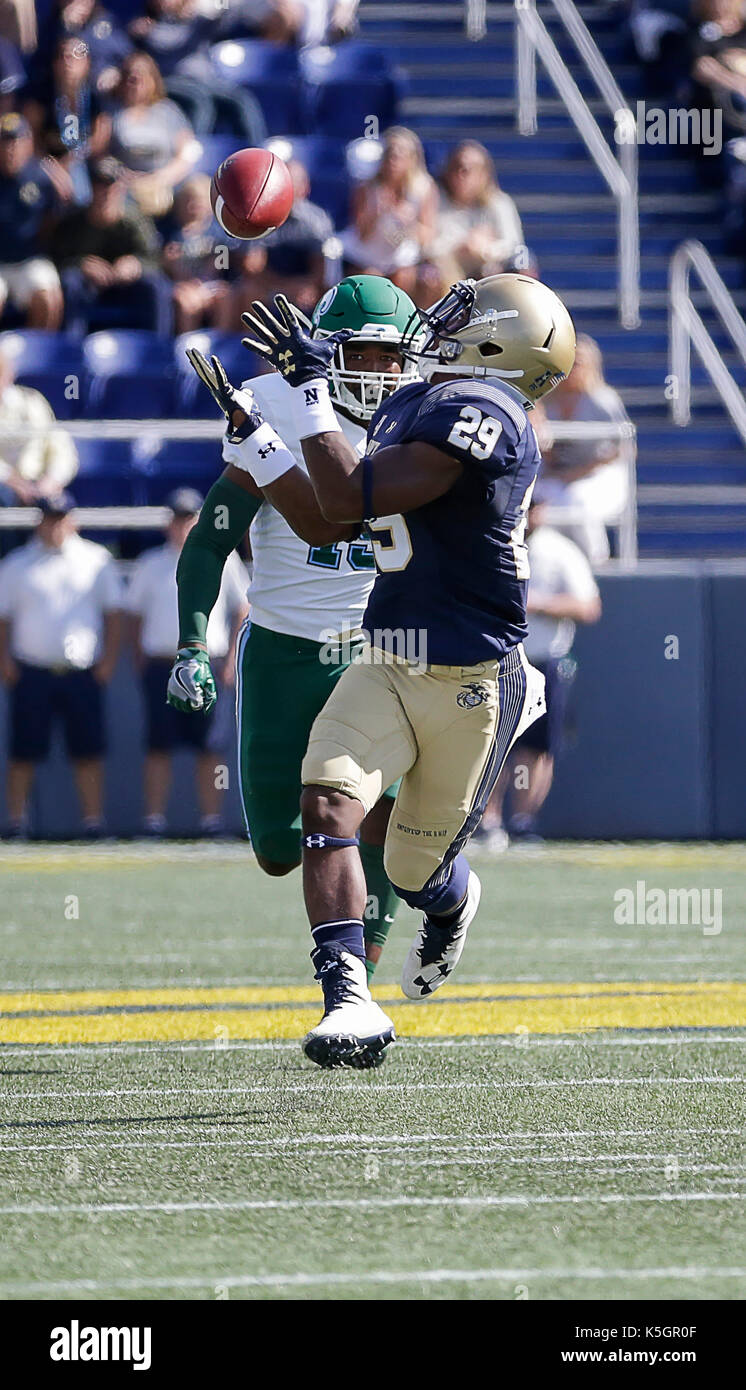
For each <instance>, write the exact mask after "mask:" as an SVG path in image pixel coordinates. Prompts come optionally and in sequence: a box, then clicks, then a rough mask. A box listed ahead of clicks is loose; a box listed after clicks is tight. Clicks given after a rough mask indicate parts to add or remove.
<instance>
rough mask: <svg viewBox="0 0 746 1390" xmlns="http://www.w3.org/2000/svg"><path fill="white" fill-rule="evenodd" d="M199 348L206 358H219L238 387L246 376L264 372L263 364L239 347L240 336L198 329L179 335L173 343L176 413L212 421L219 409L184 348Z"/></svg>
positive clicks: (252, 354) (264, 365)
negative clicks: (213, 356)
mask: <svg viewBox="0 0 746 1390" xmlns="http://www.w3.org/2000/svg"><path fill="white" fill-rule="evenodd" d="M188 347H196V348H199V351H200V352H201V353H203V355H204V356H205V357H206V358H207V359H208V361H209V359H210V356H211V354H213V353H214V354H215V356H216V357H219V358H220V361H221V362H222V364H223V366H224V367H225V370H226V372H227V374H228V377H229V378H230V380H231V381H232V382H233V384H234V386H238V385H239V384H240V383H241V382H242V381H246V379H247V377H251V376H260V375H261V373H262V372H264V371H266V364H265V363H264V362H263V360H262V358H261V357H257V355H256V353H254V352H249V351H248V349H247V348H245V347H242V345H241V335H240V333H218V332H216V331H215V330H214V329H207V328H205V329H200V330H198V331H197V332H196V333H182V334H181V337H180V338H177V339H176V341H175V343H174V369H175V376H176V402H175V411H176V414H177V415H179V416H182V417H185V418H186V419H188V420H215V419H217V416H218V408H217V406H216V404H215V402H214V400H213V399H212V396H211V395H210V392H209V391H208V390H207V387H206V386H204V385H203V384H202V382H201V381H200V380H199V378H198V376H197V374H196V372H195V371H194V368H193V367H192V366H191V363H190V362H189V359H188V357H187V356H186V351H185V349H186V348H188Z"/></svg>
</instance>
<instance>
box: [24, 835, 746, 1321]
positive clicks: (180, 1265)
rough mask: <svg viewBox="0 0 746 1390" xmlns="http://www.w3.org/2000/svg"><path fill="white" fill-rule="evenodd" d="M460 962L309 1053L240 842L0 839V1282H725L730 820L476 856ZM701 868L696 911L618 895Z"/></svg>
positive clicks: (298, 927) (734, 872) (419, 1288)
mask: <svg viewBox="0 0 746 1390" xmlns="http://www.w3.org/2000/svg"><path fill="white" fill-rule="evenodd" d="M474 862H475V866H476V867H478V869H479V872H480V874H481V876H482V878H483V883H484V889H485V891H484V897H483V900H482V904H483V905H482V909H481V911H480V915H479V918H478V920H477V922H476V923H475V925H474V927H473V928H472V932H471V934H470V941H469V946H468V950H467V954H466V955H465V956H464V959H463V962H462V965H461V967H460V970H459V973H458V977H457V978H456V979H455V980H454V982H453V983H452V984H451V985H449V986H447V987H446V989H445V990H444V991H442V992H441V993H440V994H439V995H438V996H437V999H435V1000H432V1001H430V1002H429V1003H427V1004H424V1005H407V1004H404V1003H398V1002H397V1001H398V1000H399V999H401V996H400V995H399V994H398V987H397V985H396V980H397V978H398V972H399V969H400V966H401V963H402V960H403V957H404V955H405V953H406V949H407V947H408V944H409V938H410V935H411V933H412V930H413V927H414V922H415V918H414V915H413V914H411V913H409V911H408V910H407V909H402V911H401V913H400V916H399V918H398V920H397V924H396V926H395V928H394V931H393V934H392V939H391V941H390V945H389V948H388V950H387V954H386V955H385V956H384V960H383V962H382V964H381V967H380V969H379V974H378V976H377V983H378V997H379V998H380V999H381V1001H382V1002H383V1001H385V1004H386V1006H387V1007H388V1006H389V1005H391V1007H392V1013H393V1017H394V1018H395V1022H396V1024H397V1029H398V1031H399V1034H400V1037H401V1042H400V1043H399V1044H398V1045H397V1046H396V1048H394V1049H392V1052H391V1055H390V1058H389V1060H388V1062H387V1064H386V1066H385V1067H384V1068H383V1069H382V1070H380V1071H378V1072H369V1073H355V1072H344V1073H322V1072H320V1071H318V1070H317V1069H315V1068H314V1067H312V1066H311V1064H310V1063H307V1062H306V1061H305V1059H304V1058H303V1057H302V1055H301V1053H300V1050H299V1047H298V1043H297V1038H298V1037H300V1036H301V1035H302V1033H303V1032H304V1031H305V1029H306V1028H307V1027H308V1026H309V1024H310V1023H312V1022H313V1021H315V1019H316V1017H317V1016H318V1008H317V1005H316V1002H315V1000H316V988H315V986H314V983H313V981H312V979H311V967H310V962H309V959H308V948H309V941H308V937H307V932H306V929H305V927H304V920H303V914H302V910H301V904H300V885H299V880H298V878H297V876H294V877H293V878H291V879H287V880H273V881H270V880H268V879H265V878H263V877H262V875H261V874H260V873H259V872H258V870H257V869H256V867H255V866H254V864H253V862H252V860H251V857H250V855H249V853H248V851H247V850H246V849H245V848H244V847H243V846H221V847H215V848H213V847H207V848H202V847H200V846H192V845H189V846H186V845H173V846H157V847H147V846H144V847H142V848H140V847H137V846H127V845H122V846H107V845H102V846H100V847H95V848H91V849H83V848H81V847H74V846H60V847H54V846H50V847H42V846H29V847H23V846H21V847H18V848H15V847H13V848H8V849H5V850H4V851H3V852H2V853H1V854H0V941H1V942H2V961H3V981H2V988H3V991H4V993H3V995H2V996H0V1041H1V1042H2V1044H3V1052H2V1058H1V1060H0V1069H1V1070H2V1097H3V1103H2V1111H1V1112H0V1126H1V1129H0V1133H1V1134H2V1141H3V1143H2V1150H0V1231H1V1232H2V1234H1V1235H0V1248H1V1250H2V1254H1V1259H0V1297H3V1298H6V1299H8V1298H10V1299H12V1298H27V1297H29V1296H31V1297H42V1298H44V1297H49V1298H59V1297H65V1296H69V1297H76V1298H77V1297H88V1298H92V1299H96V1298H101V1299H106V1298H118V1297H120V1298H127V1297H129V1298H131V1297H135V1298H168V1299H173V1298H190V1299H192V1298H197V1299H202V1298H204V1299H220V1298H228V1297H230V1298H253V1299H257V1298H271V1299H278V1298H280V1299H285V1298H291V1299H292V1298H309V1297H310V1298H329V1299H338V1298H348V1297H349V1298H353V1299H361V1300H362V1299H371V1298H373V1299H375V1298H383V1299H385V1298H414V1299H422V1298H442V1299H450V1298H480V1299H484V1298H488V1299H523V1298H532V1299H544V1298H552V1299H577V1298H588V1297H609V1298H612V1297H624V1298H638V1297H642V1298H672V1297H683V1298H690V1299H719V1298H733V1299H735V1298H743V1297H744V1296H746V1256H745V1255H744V1249H745V1241H744V1221H743V1207H744V1201H743V1198H744V1192H745V1188H746V1157H745V1152H744V1140H743V1135H744V1110H745V1106H744V1077H745V1076H746V1066H745V1065H744V1063H745V1062H746V1052H745V1048H746V986H745V984H744V981H745V980H746V968H745V967H746V946H745V945H744V921H745V920H746V876H745V875H744V872H743V863H744V850H743V846H737V845H728V846H708V845H701V846H697V845H651V846H640V845H598V846H592V845H576V846H549V847H547V848H546V849H544V850H541V851H538V852H534V853H526V852H524V853H518V852H511V853H510V854H508V855H507V856H505V857H503V858H502V859H501V860H497V861H484V860H480V861H477V859H476V857H475V861H474ZM641 880H642V881H644V882H645V884H646V885H647V887H648V888H660V889H664V890H666V891H667V890H668V889H669V888H677V889H679V888H705V887H706V888H710V889H711V890H712V889H720V890H721V891H722V929H721V930H720V931H719V932H717V933H710V934H706V933H705V931H704V929H703V925H702V924H700V925H695V924H692V923H691V922H689V923H688V924H679V925H676V924H670V923H669V924H668V925H664V924H659V923H654V924H651V923H648V924H644V925H637V924H633V923H625V924H623V925H620V924H618V923H616V922H615V920H614V911H615V899H614V894H615V893H616V892H618V890H620V889H625V888H633V889H634V888H635V885H636V883H637V882H638V881H641Z"/></svg>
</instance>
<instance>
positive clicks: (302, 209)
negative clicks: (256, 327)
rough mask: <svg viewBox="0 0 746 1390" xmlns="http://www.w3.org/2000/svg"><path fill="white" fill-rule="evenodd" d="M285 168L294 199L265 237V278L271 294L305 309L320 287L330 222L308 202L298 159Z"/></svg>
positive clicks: (306, 183) (331, 230)
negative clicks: (282, 219) (284, 218)
mask: <svg viewBox="0 0 746 1390" xmlns="http://www.w3.org/2000/svg"><path fill="white" fill-rule="evenodd" d="M288 169H289V170H290V177H291V179H292V181H293V194H294V202H293V206H292V210H291V212H290V216H289V217H288V219H287V221H286V222H284V223H283V225H282V226H281V227H278V228H277V230H276V231H274V232H271V233H270V235H269V236H268V237H267V239H266V242H265V246H266V248H267V279H268V281H270V282H271V290H272V293H273V294H276V293H277V292H278V291H281V292H282V293H283V294H285V295H287V297H288V299H290V301H291V302H292V303H293V304H297V305H298V307H299V308H301V309H303V310H304V311H305V312H306V313H308V312H309V311H310V310H311V309H312V308H313V306H314V304H315V303H316V302H317V300H318V299H319V298H320V296H321V294H322V293H323V290H324V268H325V261H324V246H325V245H326V244H327V243H328V241H329V238H330V237H331V236H333V234H334V226H333V224H332V220H331V218H330V216H329V214H328V213H327V212H325V211H324V209H323V208H320V207H318V206H317V204H316V203H312V202H311V200H310V198H309V196H308V195H309V193H310V191H311V184H310V181H309V178H308V173H307V171H306V168H305V166H304V165H303V164H302V163H301V161H300V160H299V159H291V160H290V161H289V163H288ZM243 307H244V308H245V307H246V305H244V306H243Z"/></svg>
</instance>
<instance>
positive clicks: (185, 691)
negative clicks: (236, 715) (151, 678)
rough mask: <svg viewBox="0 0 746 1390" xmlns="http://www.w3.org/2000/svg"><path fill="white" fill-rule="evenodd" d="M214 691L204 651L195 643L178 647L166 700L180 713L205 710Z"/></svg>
mask: <svg viewBox="0 0 746 1390" xmlns="http://www.w3.org/2000/svg"><path fill="white" fill-rule="evenodd" d="M217 698H218V692H217V690H216V689H215V678H214V676H213V674H212V670H211V668H210V658H209V656H208V655H207V652H204V651H202V650H201V649H200V648H199V647H180V648H179V650H178V652H177V653H176V660H175V662H174V664H173V666H172V667H171V673H170V675H169V678H168V686H167V689H166V700H167V701H168V703H169V705H173V707H174V709H179V710H181V711H182V713H183V714H194V713H201V714H207V713H208V712H209V711H210V710H211V709H212V707H213V705H214V704H215V701H216V700H217Z"/></svg>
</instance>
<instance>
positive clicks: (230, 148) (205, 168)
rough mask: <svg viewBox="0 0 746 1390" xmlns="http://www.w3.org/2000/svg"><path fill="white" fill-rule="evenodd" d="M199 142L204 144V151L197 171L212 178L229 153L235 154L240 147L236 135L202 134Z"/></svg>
mask: <svg viewBox="0 0 746 1390" xmlns="http://www.w3.org/2000/svg"><path fill="white" fill-rule="evenodd" d="M199 142H200V145H201V146H202V153H201V155H200V157H199V159H198V161H197V166H196V168H197V172H198V173H200V174H209V175H210V178H212V175H213V174H214V173H215V170H216V169H217V167H218V165H219V164H222V162H223V160H224V159H227V158H228V155H229V154H234V153H235V151H236V150H237V149H239V148H240V144H239V141H238V140H237V139H236V137H235V135H200V138H199Z"/></svg>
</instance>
